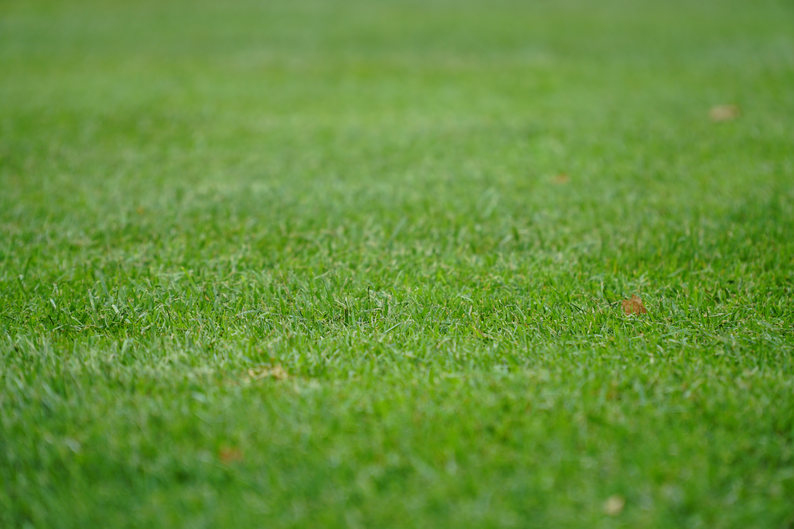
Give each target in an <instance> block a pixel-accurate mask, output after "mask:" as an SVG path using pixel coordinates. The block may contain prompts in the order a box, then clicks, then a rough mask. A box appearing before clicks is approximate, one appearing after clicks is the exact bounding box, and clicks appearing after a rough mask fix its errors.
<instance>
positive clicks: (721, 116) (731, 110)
mask: <svg viewBox="0 0 794 529" xmlns="http://www.w3.org/2000/svg"><path fill="white" fill-rule="evenodd" d="M741 115H742V111H741V110H739V107H738V106H736V105H717V106H716V107H712V108H711V110H710V111H709V117H710V118H711V121H730V120H732V119H736V118H738V117H739V116H741Z"/></svg>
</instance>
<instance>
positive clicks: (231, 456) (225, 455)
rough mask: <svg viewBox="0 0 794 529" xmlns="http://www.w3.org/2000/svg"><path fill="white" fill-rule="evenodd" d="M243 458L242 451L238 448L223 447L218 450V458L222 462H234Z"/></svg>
mask: <svg viewBox="0 0 794 529" xmlns="http://www.w3.org/2000/svg"><path fill="white" fill-rule="evenodd" d="M242 458H243V453H242V452H241V451H240V449H239V448H230V447H223V448H221V449H220V450H219V451H218V459H220V460H221V461H222V462H223V463H234V462H235V461H240V460H242Z"/></svg>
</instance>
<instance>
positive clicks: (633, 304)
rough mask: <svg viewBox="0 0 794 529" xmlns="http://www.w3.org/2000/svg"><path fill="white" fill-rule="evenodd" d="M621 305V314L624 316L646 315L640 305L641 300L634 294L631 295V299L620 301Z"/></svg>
mask: <svg viewBox="0 0 794 529" xmlns="http://www.w3.org/2000/svg"><path fill="white" fill-rule="evenodd" d="M621 303H622V305H623V312H625V313H626V314H648V310H647V309H646V308H645V305H643V304H642V298H640V297H639V296H637V295H636V294H632V295H631V299H624V300H623V301H621Z"/></svg>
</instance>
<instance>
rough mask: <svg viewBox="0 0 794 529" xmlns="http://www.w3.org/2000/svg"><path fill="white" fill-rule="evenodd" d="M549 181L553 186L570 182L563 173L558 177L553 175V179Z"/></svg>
mask: <svg viewBox="0 0 794 529" xmlns="http://www.w3.org/2000/svg"><path fill="white" fill-rule="evenodd" d="M551 181H552V182H554V183H555V184H567V183H568V182H570V181H571V178H570V177H569V176H568V175H567V174H565V173H560V174H558V175H555V176H554V178H552V179H551Z"/></svg>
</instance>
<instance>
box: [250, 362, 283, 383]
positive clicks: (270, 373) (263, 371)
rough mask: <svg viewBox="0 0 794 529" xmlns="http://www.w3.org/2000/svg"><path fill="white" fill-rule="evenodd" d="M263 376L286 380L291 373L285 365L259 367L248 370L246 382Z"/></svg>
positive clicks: (260, 378)
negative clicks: (286, 369)
mask: <svg viewBox="0 0 794 529" xmlns="http://www.w3.org/2000/svg"><path fill="white" fill-rule="evenodd" d="M263 378H275V379H276V380H286V379H287V378H289V374H288V373H287V372H286V371H285V370H284V368H283V367H281V366H280V365H279V366H274V367H258V368H255V369H249V370H248V377H246V378H245V381H246V382H253V381H254V380H262V379H263Z"/></svg>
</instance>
